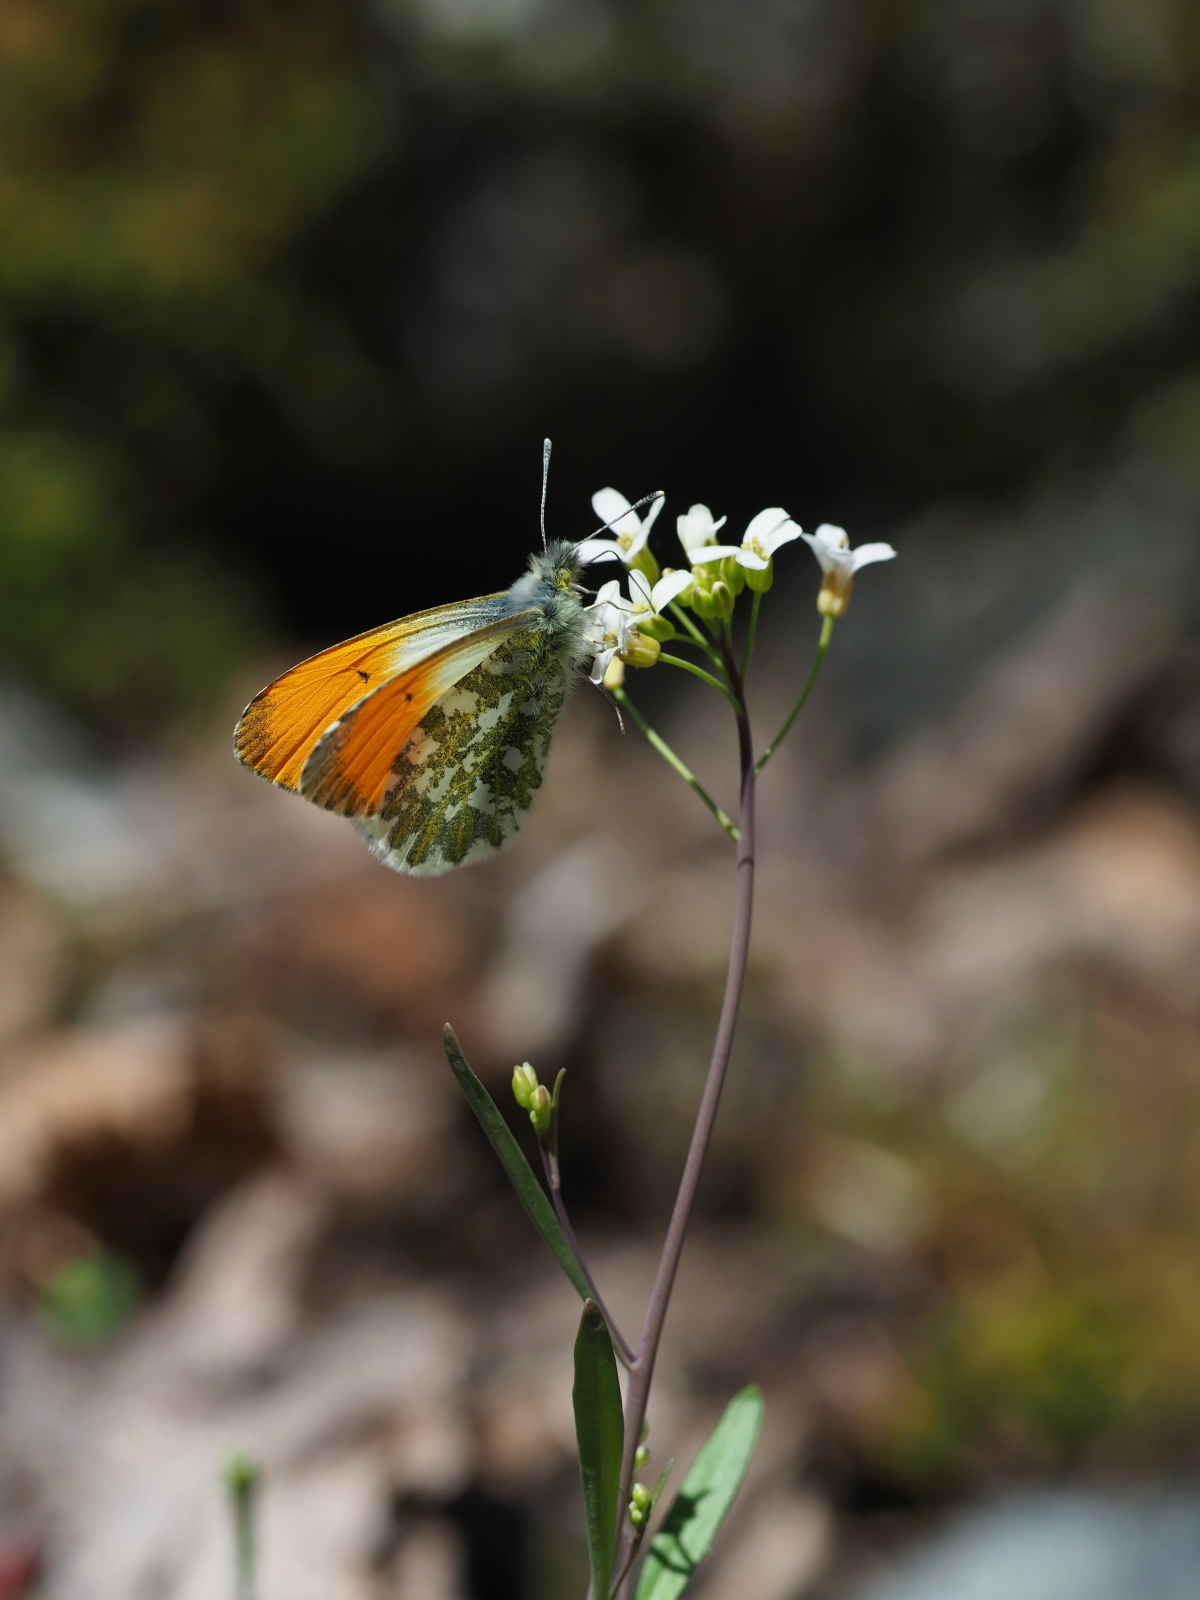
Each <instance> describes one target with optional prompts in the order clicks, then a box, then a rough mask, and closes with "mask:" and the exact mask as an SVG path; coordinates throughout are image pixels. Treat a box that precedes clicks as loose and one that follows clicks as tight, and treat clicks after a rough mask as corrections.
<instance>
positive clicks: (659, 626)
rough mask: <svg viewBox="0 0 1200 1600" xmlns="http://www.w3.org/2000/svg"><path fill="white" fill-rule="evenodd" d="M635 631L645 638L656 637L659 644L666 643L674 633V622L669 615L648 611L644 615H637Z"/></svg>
mask: <svg viewBox="0 0 1200 1600" xmlns="http://www.w3.org/2000/svg"><path fill="white" fill-rule="evenodd" d="M637 631H638V632H639V633H640V634H641V635H642V637H643V638H645V639H657V640H658V642H659V644H666V642H667V640H668V639H673V638H674V637H675V633H676V629H675V624H674V623H673V622H672V621H671V620H670V618H669V617H662V616H655V615H653V614H652V613H651V612H649V611H647V613H646V615H645V616H644V617H641V616H639V617H638V624H637Z"/></svg>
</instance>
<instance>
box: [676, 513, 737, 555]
mask: <svg viewBox="0 0 1200 1600" xmlns="http://www.w3.org/2000/svg"><path fill="white" fill-rule="evenodd" d="M724 526H725V518H724V517H722V518H721V520H720V521H719V522H714V521H713V514H712V512H711V511H710V510H709V509H708V507H707V506H704V505H699V504H697V505H694V506H692V507H691V508H690V509H689V510H688V511H686V512H685V513H684V514H683V515H682V516H680V517H676V518H675V528H676V531H677V532H678V534H679V542H680V544H681V545H682V546H683V548H684V549H685V550H686V551H687V553H688V555H689V556H691V555H692V554H693V553H694V552H695V551H697V550H701V549H703V548H704V546H705V545H709V544H713V543H715V541H716V537H717V530H718V529H719V528H723V527H724Z"/></svg>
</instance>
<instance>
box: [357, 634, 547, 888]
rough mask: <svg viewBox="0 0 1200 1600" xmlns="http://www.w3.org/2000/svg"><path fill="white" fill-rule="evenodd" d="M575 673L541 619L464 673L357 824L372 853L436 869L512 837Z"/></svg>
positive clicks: (395, 864)
mask: <svg viewBox="0 0 1200 1600" xmlns="http://www.w3.org/2000/svg"><path fill="white" fill-rule="evenodd" d="M569 678H570V658H569V656H565V655H564V651H563V641H562V640H561V639H555V638H554V637H553V636H552V634H551V633H549V632H547V631H546V630H545V629H544V628H541V627H538V626H535V627H534V628H532V629H531V630H529V631H528V632H522V633H519V634H517V635H516V636H515V637H513V638H510V639H507V640H505V642H504V643H503V644H502V645H500V646H499V647H498V648H497V649H496V650H495V651H494V652H493V653H492V654H491V655H490V656H488V657H487V659H486V660H485V661H483V662H482V663H481V664H480V665H479V666H477V667H475V668H473V669H472V670H471V671H470V672H468V673H467V674H466V676H465V677H463V678H460V679H459V681H458V682H457V683H456V684H455V685H454V687H453V689H451V690H450V691H449V693H447V694H445V695H443V696H442V698H441V699H440V700H439V701H438V702H437V703H436V705H434V706H432V707H431V708H430V709H429V711H427V712H426V714H425V716H424V718H423V719H422V721H421V722H420V723H419V724H418V727H417V730H416V732H415V733H414V734H413V736H412V737H411V738H410V739H409V741H408V743H407V744H406V745H405V746H404V748H403V750H402V751H401V752H400V755H399V757H398V759H397V761H396V765H395V768H394V769H393V770H394V778H393V781H392V783H391V784H390V785H389V787H388V790H387V793H386V795H385V797H384V801H383V804H382V805H381V806H380V809H379V811H378V813H377V814H376V815H375V816H372V817H363V818H359V819H358V820H357V822H356V824H355V825H356V826H357V828H358V829H359V831H360V833H361V834H362V835H363V837H364V838H365V839H366V841H367V843H368V844H369V845H370V846H371V849H372V851H373V852H374V853H375V855H377V856H378V857H379V858H380V860H382V861H384V862H385V863H386V864H387V865H388V866H389V867H392V868H394V869H396V870H398V871H400V872H412V873H418V874H424V875H433V874H436V873H440V872H449V871H450V869H451V868H452V867H460V866H464V865H466V864H467V863H468V862H470V861H478V860H479V859H480V857H481V856H486V855H490V854H491V853H492V852H493V851H494V850H498V849H499V848H500V847H501V845H503V844H504V843H505V842H506V841H507V840H509V839H511V838H512V837H513V835H514V834H515V833H516V832H517V830H518V829H519V828H520V826H521V822H522V820H523V818H524V814H525V812H526V811H527V810H528V809H529V807H530V805H531V804H532V802H533V797H534V795H535V793H536V792H537V790H538V788H539V787H540V785H541V782H542V771H543V769H544V767H545V764H546V756H547V754H548V752H549V749H550V740H551V737H552V736H553V733H554V728H555V724H556V723H557V721H558V717H559V713H560V712H561V710H562V707H563V701H564V699H565V698H566V692H567V684H568V682H569Z"/></svg>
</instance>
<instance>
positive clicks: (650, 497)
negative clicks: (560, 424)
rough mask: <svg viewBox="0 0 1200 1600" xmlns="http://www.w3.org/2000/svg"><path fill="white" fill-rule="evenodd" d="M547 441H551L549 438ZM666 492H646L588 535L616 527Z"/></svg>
mask: <svg viewBox="0 0 1200 1600" xmlns="http://www.w3.org/2000/svg"><path fill="white" fill-rule="evenodd" d="M546 442H547V443H549V440H547V441H546ZM666 492H667V491H666V490H665V489H655V490H654V491H653V492H652V493H651V494H644V495H643V496H642V498H641V499H640V500H635V501H634V502H633V504H632V505H631V506H626V508H625V510H624V511H621V512H618V514H617V515H616V516H615V517H614V518H613V519H612V521H611V522H606V523H605V524H604V525H603V527H600V528H597V529H596V532H595V533H589V534H588V536H587V537H588V538H589V539H594V538H595V537H596V534H597V533H607V532H608V530H609V529H610V528H615V527H616V525H617V523H618V522H620V520H621V518H622V517H627V516H628V515H629V513H630V512H631V511H636V510H637V509H638V507H639V506H648V505H649V504H650V502H651V500H661V499H662V498H663V496H664V495H665V494H666ZM575 542H576V544H582V543H583V540H582V539H577V540H576V541H575Z"/></svg>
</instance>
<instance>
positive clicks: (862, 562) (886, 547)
mask: <svg viewBox="0 0 1200 1600" xmlns="http://www.w3.org/2000/svg"><path fill="white" fill-rule="evenodd" d="M852 554H853V558H854V569H853V570H854V571H855V572H857V571H858V569H859V567H869V566H870V565H871V563H872V562H873V561H891V560H892V559H893V557H894V556H895V555H896V554H897V552H896V551H895V550H893V549H892V547H891V545H890V544H860V545H859V547H858V549H857V550H855V551H853V552H852Z"/></svg>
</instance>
